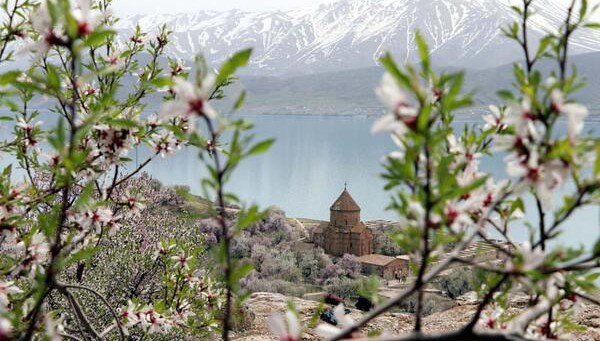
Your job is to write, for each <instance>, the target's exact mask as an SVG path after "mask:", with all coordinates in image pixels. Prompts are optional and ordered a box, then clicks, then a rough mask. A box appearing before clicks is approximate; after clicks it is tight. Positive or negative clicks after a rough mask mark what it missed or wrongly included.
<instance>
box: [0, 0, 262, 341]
mask: <svg viewBox="0 0 600 341" xmlns="http://www.w3.org/2000/svg"><path fill="white" fill-rule="evenodd" d="M110 2H111V1H110V0H100V1H90V0H80V1H76V2H75V3H73V2H71V1H69V0H48V1H41V2H36V1H29V0H10V1H4V2H3V3H2V9H3V10H4V16H3V20H4V21H3V23H2V26H1V27H0V63H3V64H2V65H3V66H8V68H10V65H11V64H10V63H11V61H12V60H13V59H14V58H15V56H17V55H19V56H20V57H21V58H32V60H31V66H30V67H29V68H28V69H26V70H17V69H15V68H14V67H13V68H12V70H10V71H8V72H5V73H3V74H2V75H0V100H1V101H2V105H3V107H4V108H7V109H9V110H10V111H11V112H12V113H13V115H12V116H3V117H2V120H3V121H5V120H6V121H12V122H13V123H14V131H13V135H12V137H11V138H10V139H8V140H6V141H3V142H1V143H0V152H1V153H2V154H3V156H7V157H9V160H11V161H12V160H14V162H13V163H12V165H9V166H8V167H6V168H5V169H4V170H3V172H2V174H1V175H0V191H1V193H2V195H0V233H1V234H0V256H1V257H0V340H6V339H20V340H32V339H40V340H42V339H44V340H45V339H50V340H58V339H62V338H68V339H74V340H79V339H82V340H92V339H93V340H97V339H106V338H118V339H125V338H126V337H127V335H128V334H130V335H132V336H133V335H134V334H138V335H140V337H143V336H145V335H147V334H152V333H158V334H169V335H170V336H169V337H167V338H172V337H173V336H174V335H180V336H181V337H184V336H188V335H190V336H191V335H194V336H199V335H200V336H201V335H206V334H207V333H212V332H213V331H222V337H223V339H225V340H227V339H229V332H230V329H231V321H232V315H233V306H234V303H235V302H234V298H236V297H238V296H237V283H238V281H239V279H240V278H241V277H243V276H245V275H246V274H247V273H249V271H250V270H251V269H250V267H249V266H248V265H245V264H237V263H236V262H235V261H234V260H233V259H232V257H231V251H230V246H231V241H232V239H233V238H234V236H235V235H236V234H237V233H238V232H239V231H240V230H241V229H243V228H245V227H247V226H249V225H251V224H253V223H254V222H256V221H257V220H259V219H260V218H261V217H262V216H263V215H264V212H261V211H259V209H258V208H257V207H255V206H251V207H245V206H244V205H243V204H242V203H240V202H239V200H238V199H237V197H236V196H235V195H233V194H230V193H227V192H225V191H224V186H225V183H226V182H227V181H228V179H229V178H230V177H231V175H232V172H233V171H234V170H235V168H236V166H237V165H238V164H239V163H240V162H241V161H242V160H243V159H244V158H246V157H249V156H252V155H256V154H259V153H262V152H264V151H266V150H267V149H268V148H269V147H270V145H271V143H272V141H271V140H267V141H262V142H259V143H253V142H252V136H251V135H249V134H247V131H249V130H250V129H251V128H252V125H251V124H249V123H248V122H245V121H243V120H238V119H231V118H230V117H226V116H224V115H221V114H220V113H219V112H217V111H216V110H215V109H213V108H212V106H211V104H210V103H209V102H210V101H212V100H215V99H220V98H222V97H223V96H224V93H223V87H225V86H226V85H228V84H230V83H231V82H232V81H233V74H234V73H235V71H236V69H237V68H239V67H240V66H243V65H245V64H246V63H247V62H248V59H249V56H250V50H245V51H242V52H240V53H237V54H235V55H234V56H232V58H231V59H229V60H228V61H226V62H225V63H224V64H223V66H222V67H221V68H220V69H219V71H218V72H217V73H213V72H210V70H209V69H208V67H207V66H206V64H205V63H204V62H203V60H202V59H201V58H199V59H197V62H196V69H195V73H194V74H193V75H191V76H190V75H189V73H188V72H187V71H186V70H185V68H184V67H183V66H182V65H181V63H180V62H178V61H176V60H169V63H168V65H169V66H168V68H167V69H164V68H163V66H161V65H163V64H164V63H161V62H162V61H164V60H165V59H166V58H165V56H164V51H165V48H166V46H167V44H168V43H169V31H168V30H167V28H166V27H162V28H160V29H159V30H158V32H157V33H156V35H155V36H150V35H148V34H146V33H144V32H142V31H141V29H139V27H138V28H137V29H136V31H135V32H134V34H133V35H132V36H131V37H129V39H128V40H126V41H121V40H119V38H118V37H116V36H115V32H114V31H113V30H111V26H112V25H114V23H115V22H116V21H117V20H118V19H117V18H116V17H114V16H113V15H112V13H111V11H110ZM17 40H21V41H20V42H19V45H20V46H22V48H20V49H18V50H15V46H16V45H15V41H17ZM144 57H149V58H144ZM143 60H147V62H143ZM124 84H130V86H127V87H124V86H123V85H124ZM163 89H164V90H167V91H166V92H164V93H163V95H164V96H163V104H162V108H161V110H160V112H159V113H158V115H152V116H150V117H146V116H145V115H142V112H143V111H145V110H146V109H147V104H148V99H149V98H150V96H154V97H155V98H156V97H158V94H157V93H158V91H160V90H163ZM243 98H244V95H243V94H242V95H241V96H240V97H239V99H238V100H237V101H236V102H235V106H234V108H233V110H232V111H235V110H237V109H238V108H239V107H240V106H241V105H242V103H243ZM40 103H42V104H43V106H44V107H47V108H49V113H47V116H48V117H50V120H52V121H54V122H56V124H55V125H50V126H49V125H44V124H42V123H41V122H40V121H39V119H38V117H39V116H40V114H42V111H41V110H37V109H35V107H39V106H40ZM54 122H53V123H54ZM199 125H203V126H204V128H205V129H204V130H200V129H196V127H197V126H199ZM225 133H226V134H227V136H228V137H229V136H231V138H228V143H220V142H219V141H220V140H222V138H220V137H221V135H222V134H225ZM183 145H186V146H188V147H189V148H197V149H198V151H199V155H200V157H201V159H202V160H203V162H204V164H205V165H206V167H207V169H208V171H209V172H208V173H209V174H210V176H209V177H207V178H206V179H203V180H202V184H203V188H204V195H205V197H206V198H215V199H216V201H215V202H214V203H212V202H210V205H209V208H208V212H207V213H206V214H207V216H208V217H211V218H212V219H214V220H215V221H216V222H217V224H218V225H219V226H220V228H221V233H220V237H219V240H218V241H217V242H218V243H217V245H216V246H215V249H216V250H215V252H214V257H215V259H216V262H212V264H214V265H215V267H216V268H218V269H217V270H216V271H215V272H214V273H215V274H218V273H224V275H218V276H217V275H215V276H216V278H213V276H212V275H210V274H209V273H208V272H206V271H202V270H204V269H206V266H202V267H201V266H200V264H199V260H200V259H199V257H200V256H202V255H204V256H205V255H206V250H204V249H202V248H198V246H197V245H193V244H192V243H191V242H192V241H193V240H189V242H190V243H184V242H181V240H182V239H181V238H184V236H183V235H181V236H177V237H180V239H179V240H176V239H173V238H172V239H170V240H168V239H166V238H165V239H162V240H157V239H156V238H154V239H153V238H151V237H148V236H141V238H142V241H143V243H142V244H143V245H140V247H141V248H142V250H143V249H144V248H146V249H147V248H153V249H154V250H155V252H151V254H153V256H152V259H151V260H150V263H151V264H152V265H150V269H151V270H152V269H154V268H156V267H157V268H158V269H159V270H160V271H155V270H152V271H153V272H152V271H151V272H152V273H153V274H158V275H159V276H158V279H157V278H156V277H154V278H152V280H151V284H152V285H151V286H150V287H151V288H154V290H155V291H152V290H150V291H148V290H141V289H142V284H143V283H144V279H145V278H146V277H147V276H148V275H144V273H140V274H139V277H137V280H139V283H137V284H136V283H128V284H131V285H133V286H132V287H131V289H132V290H131V292H130V293H129V294H128V296H127V297H126V298H124V299H122V300H121V299H118V297H119V296H118V295H115V297H110V298H108V297H107V295H104V294H103V293H102V292H104V291H103V290H106V286H105V285H106V281H107V280H108V279H107V278H106V277H103V276H102V274H100V275H99V273H98V272H97V271H95V270H96V269H95V264H97V263H98V262H102V261H103V260H106V257H107V255H110V251H111V250H113V251H114V247H115V246H120V247H123V248H126V247H131V246H132V241H131V240H130V239H129V238H130V237H131V236H132V233H133V235H134V236H136V237H140V233H141V231H139V230H134V232H132V230H131V228H132V226H131V225H132V221H136V219H139V214H140V211H141V210H144V209H145V208H146V206H147V205H148V204H150V205H153V204H155V202H154V201H153V200H154V199H155V198H149V200H150V201H148V199H144V198H143V195H145V194H146V195H147V194H154V193H153V192H152V191H150V192H148V191H147V190H146V191H145V188H144V187H140V186H136V181H137V180H136V178H135V176H136V175H138V174H139V173H140V172H141V171H142V170H143V168H144V167H145V166H146V165H148V164H149V163H150V162H151V161H152V160H153V159H154V158H157V157H166V156H167V155H169V154H171V153H174V152H176V151H177V150H178V149H180V148H181V147H182V146H183ZM134 148H148V149H150V150H151V151H152V152H151V154H150V156H149V157H148V159H146V160H144V161H143V162H141V163H139V165H136V166H133V162H132V160H131V159H130V158H129V157H128V154H129V152H130V151H131V150H132V149H134ZM17 170H19V172H17ZM20 177H23V178H24V181H23V182H15V180H16V179H17V178H20ZM146 189H147V188H146ZM144 191H145V193H144ZM226 202H228V203H233V204H236V205H237V206H240V207H241V208H240V209H239V211H238V212H237V213H236V218H237V219H235V220H234V222H233V223H232V224H226V216H227V214H228V213H227V212H226V211H227V210H226V209H225V207H226ZM160 228H169V227H168V226H160ZM154 237H156V235H155V236H154ZM163 237H168V235H166V234H164V235H163ZM111 247H113V249H111ZM99 249H100V250H102V252H97V251H98V250H99ZM117 260H118V259H114V258H112V261H114V262H115V263H114V264H115V265H117V264H121V265H124V264H123V263H119V262H117ZM127 262H130V263H134V262H135V260H134V259H128V260H126V261H125V263H127ZM153 267H154V268H153ZM140 269H143V267H142V268H140ZM106 275H107V274H104V276H106ZM124 280H130V278H128V277H127V276H125V277H124ZM100 289H103V290H100ZM146 289H147V288H146ZM239 298H240V300H241V299H243V297H239ZM218 320H220V321H218ZM153 338H156V336H154V337H153Z"/></svg>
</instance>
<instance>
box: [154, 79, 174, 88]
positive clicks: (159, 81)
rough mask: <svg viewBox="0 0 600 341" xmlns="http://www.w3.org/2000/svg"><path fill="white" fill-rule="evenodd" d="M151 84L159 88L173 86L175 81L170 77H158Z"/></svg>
mask: <svg viewBox="0 0 600 341" xmlns="http://www.w3.org/2000/svg"><path fill="white" fill-rule="evenodd" d="M150 82H151V83H152V84H153V85H154V86H156V87H158V88H162V87H167V86H171V85H173V80H172V79H171V78H170V77H156V78H154V79H153V80H152V81H150Z"/></svg>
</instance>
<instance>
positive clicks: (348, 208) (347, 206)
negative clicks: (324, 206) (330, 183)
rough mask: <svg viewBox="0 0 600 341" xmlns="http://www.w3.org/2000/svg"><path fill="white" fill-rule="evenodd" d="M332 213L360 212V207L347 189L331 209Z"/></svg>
mask: <svg viewBox="0 0 600 341" xmlns="http://www.w3.org/2000/svg"><path fill="white" fill-rule="evenodd" d="M329 209H330V210H331V211H343V212H356V211H360V206H358V204H357V203H356V201H354V199H353V198H352V196H351V195H350V193H349V192H348V190H347V189H346V188H344V191H343V192H342V194H340V196H339V198H337V200H336V201H335V202H334V203H333V205H331V207H330V208H329Z"/></svg>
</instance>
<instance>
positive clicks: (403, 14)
mask: <svg viewBox="0 0 600 341" xmlns="http://www.w3.org/2000/svg"><path fill="white" fill-rule="evenodd" d="M536 3H537V8H536V11H537V13H538V14H536V15H535V16H533V17H532V22H531V32H530V41H532V43H533V44H535V41H536V40H538V39H539V38H540V37H541V36H542V34H544V33H545V32H547V31H551V30H552V27H556V26H557V25H558V24H559V23H560V20H561V19H562V15H563V13H564V8H562V7H561V6H560V5H558V4H556V2H555V1H552V0H539V1H538V2H536ZM513 19H514V14H513V13H512V10H511V9H510V7H509V5H508V4H507V1H506V0H425V1H422V0H420V1H411V0H338V1H336V2H332V3H327V4H321V5H319V6H317V7H312V8H307V9H301V10H290V11H281V10H280V11H266V12H246V11H241V10H230V11H225V12H217V11H201V12H196V13H183V14H155V15H135V16H130V17H126V18H124V19H123V20H122V21H121V22H119V23H118V24H117V27H116V28H117V30H118V31H119V33H120V35H121V36H122V37H127V36H128V35H129V34H131V32H133V28H134V27H135V25H136V24H138V23H139V24H140V26H141V27H142V29H145V30H150V31H152V30H154V29H156V27H158V26H159V25H160V24H163V23H164V24H167V26H168V27H169V28H170V29H171V30H172V31H173V35H172V43H173V46H172V47H171V48H170V50H169V53H170V54H171V55H173V56H176V57H179V58H182V59H190V57H191V56H192V55H194V54H197V53H203V54H205V56H206V57H207V59H208V60H209V61H210V62H212V63H215V64H218V63H220V62H222V61H223V60H224V59H226V58H227V57H228V56H229V55H231V54H232V53H233V52H235V51H236V50H238V49H241V48H245V47H253V48H254V55H253V59H252V61H251V63H250V65H249V67H248V68H247V69H246V70H245V72H246V73H248V74H253V75H261V74H262V75H264V74H267V75H302V74H311V73H322V72H331V71H340V70H350V69H358V68H363V67H368V66H374V65H376V63H377V60H378V58H379V57H380V56H381V54H383V53H384V52H386V51H391V52H392V53H394V54H395V55H396V56H397V57H398V58H401V59H403V60H404V61H408V60H414V59H415V57H416V53H415V46H414V32H415V31H417V30H420V31H421V32H422V34H423V35H424V36H425V38H426V40H427V41H428V42H429V44H430V47H431V51H432V59H433V60H434V62H436V63H437V64H438V65H442V66H457V67H467V66H468V67H469V68H476V69H486V68H491V67H496V66H500V65H503V64H506V63H508V62H511V61H513V60H514V55H515V54H516V53H518V47H516V46H515V45H514V44H513V43H512V42H510V41H508V39H505V38H504V37H502V35H501V33H500V31H499V27H501V26H503V25H506V24H508V23H509V22H511V21H512V20H513ZM573 47H574V49H573V51H574V52H575V53H583V52H591V51H600V32H596V31H592V30H585V31H582V32H580V34H578V35H577V36H575V37H574V39H573Z"/></svg>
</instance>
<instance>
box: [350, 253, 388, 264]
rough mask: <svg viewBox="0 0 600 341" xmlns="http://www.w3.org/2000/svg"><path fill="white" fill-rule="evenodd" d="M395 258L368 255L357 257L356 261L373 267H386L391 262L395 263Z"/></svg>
mask: <svg viewBox="0 0 600 341" xmlns="http://www.w3.org/2000/svg"><path fill="white" fill-rule="evenodd" d="M395 260H396V258H394V257H390V256H384V255H378V254H370V255H364V256H361V257H358V261H359V262H361V263H362V264H369V265H375V266H386V265H388V264H390V263H391V262H393V261H395Z"/></svg>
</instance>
